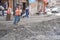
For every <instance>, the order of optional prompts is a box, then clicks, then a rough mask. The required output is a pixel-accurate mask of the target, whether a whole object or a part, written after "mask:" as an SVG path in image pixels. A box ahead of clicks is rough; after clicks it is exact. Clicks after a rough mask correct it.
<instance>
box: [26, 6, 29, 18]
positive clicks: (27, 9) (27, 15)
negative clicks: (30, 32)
mask: <svg viewBox="0 0 60 40" xmlns="http://www.w3.org/2000/svg"><path fill="white" fill-rule="evenodd" d="M26 17H27V18H28V17H29V7H28V6H27V7H26Z"/></svg>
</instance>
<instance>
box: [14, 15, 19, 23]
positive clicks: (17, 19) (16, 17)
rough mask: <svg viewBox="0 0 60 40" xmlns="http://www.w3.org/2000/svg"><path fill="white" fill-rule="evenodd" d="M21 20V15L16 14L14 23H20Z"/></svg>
mask: <svg viewBox="0 0 60 40" xmlns="http://www.w3.org/2000/svg"><path fill="white" fill-rule="evenodd" d="M19 21H20V16H15V20H14V24H16V23H18V22H19Z"/></svg>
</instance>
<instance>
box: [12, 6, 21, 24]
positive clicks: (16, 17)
mask: <svg viewBox="0 0 60 40" xmlns="http://www.w3.org/2000/svg"><path fill="white" fill-rule="evenodd" d="M21 12H22V10H21V8H20V6H19V7H17V8H16V10H15V19H14V23H13V24H17V23H18V22H19V21H20V15H21Z"/></svg>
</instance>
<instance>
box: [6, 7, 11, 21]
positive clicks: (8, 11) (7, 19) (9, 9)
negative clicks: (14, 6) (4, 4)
mask: <svg viewBox="0 0 60 40" xmlns="http://www.w3.org/2000/svg"><path fill="white" fill-rule="evenodd" d="M10 19H11V8H10V7H8V9H7V15H6V21H10Z"/></svg>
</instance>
